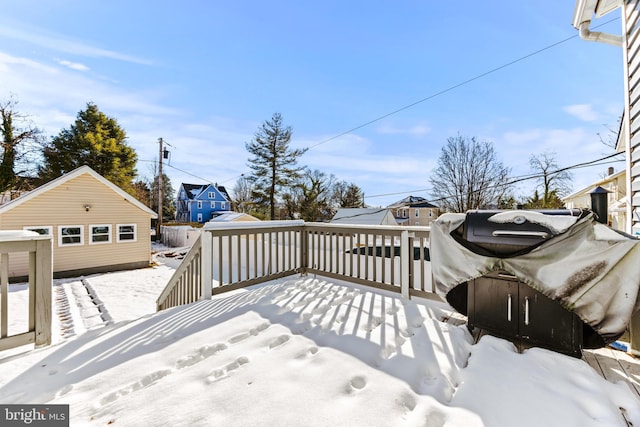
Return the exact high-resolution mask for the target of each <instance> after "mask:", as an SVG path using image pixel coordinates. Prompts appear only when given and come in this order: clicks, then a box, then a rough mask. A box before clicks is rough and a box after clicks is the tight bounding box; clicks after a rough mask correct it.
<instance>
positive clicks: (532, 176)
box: [365, 153, 624, 202]
mask: <svg viewBox="0 0 640 427" xmlns="http://www.w3.org/2000/svg"><path fill="white" fill-rule="evenodd" d="M622 154H624V153H613V154H609V155H607V156H605V157H601V158H599V159H596V160H591V161H588V162H581V163H576V164H575V165H571V166H566V167H564V168H560V169H556V170H554V171H551V172H547V173H546V174H544V173H538V174H530V175H522V176H517V177H513V178H511V180H510V181H507V182H505V183H503V184H496V185H493V186H489V187H487V188H485V189H483V190H491V189H495V188H500V187H507V186H510V185H513V184H517V183H519V182H523V181H528V180H530V179H537V178H542V177H544V176H545V175H546V176H549V175H556V174H559V173H561V172H564V171H568V170H571V169H579V168H584V167H592V166H599V165H604V164H609V163H616V162H620V161H621V160H614V161H609V162H604V160H608V159H611V158H613V157H615V156H619V155H622ZM600 162H603V163H600ZM427 191H431V189H430V188H423V189H420V190H413V191H410V192H407V191H402V192H397V193H387V194H377V195H374V196H365V199H372V198H376V197H388V196H398V195H404V194H412V193H421V192H427ZM478 191H482V190H476V191H475V192H478ZM449 198H451V196H448V197H441V198H439V199H433V200H430V202H439V201H443V200H446V199H449Z"/></svg>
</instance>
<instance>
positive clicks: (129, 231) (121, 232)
mask: <svg viewBox="0 0 640 427" xmlns="http://www.w3.org/2000/svg"><path fill="white" fill-rule="evenodd" d="M136 238H137V237H136V225H135V224H118V242H135V241H136Z"/></svg>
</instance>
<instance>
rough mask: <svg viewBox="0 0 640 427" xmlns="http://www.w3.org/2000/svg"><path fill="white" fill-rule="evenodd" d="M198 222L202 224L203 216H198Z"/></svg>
mask: <svg viewBox="0 0 640 427" xmlns="http://www.w3.org/2000/svg"><path fill="white" fill-rule="evenodd" d="M198 222H202V214H201V213H199V214H198Z"/></svg>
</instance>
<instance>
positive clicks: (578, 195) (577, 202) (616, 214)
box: [562, 168, 627, 231]
mask: <svg viewBox="0 0 640 427" xmlns="http://www.w3.org/2000/svg"><path fill="white" fill-rule="evenodd" d="M626 181H627V171H626V170H624V169H622V170H620V171H618V172H615V173H614V172H613V168H609V174H608V175H607V176H606V177H604V178H602V179H601V180H599V181H596V182H594V183H593V184H591V185H589V186H587V187H585V188H583V189H581V190H578V191H576V192H574V193H572V194H569V195H568V196H566V197H564V198H563V199H562V201H563V203H564V206H565V207H566V208H567V209H573V208H579V209H582V208H587V209H590V208H591V192H592V191H593V190H594V189H595V188H596V187H602V188H604V189H605V190H607V191H609V194H608V195H607V196H608V205H609V218H607V223H608V224H609V225H610V226H611V227H612V228H615V229H617V230H620V231H625V225H626V223H627V184H626Z"/></svg>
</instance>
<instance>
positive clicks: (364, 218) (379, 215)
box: [330, 208, 396, 225]
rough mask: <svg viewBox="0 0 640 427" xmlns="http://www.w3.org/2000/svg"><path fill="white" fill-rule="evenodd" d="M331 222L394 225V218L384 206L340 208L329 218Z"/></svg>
mask: <svg viewBox="0 0 640 427" xmlns="http://www.w3.org/2000/svg"><path fill="white" fill-rule="evenodd" d="M330 222H332V223H340V224H362V225H384V224H386V225H396V220H395V219H394V217H393V215H392V214H391V212H390V211H389V209H386V208H342V209H338V212H336V214H335V215H334V216H333V218H332V219H331V221H330Z"/></svg>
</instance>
